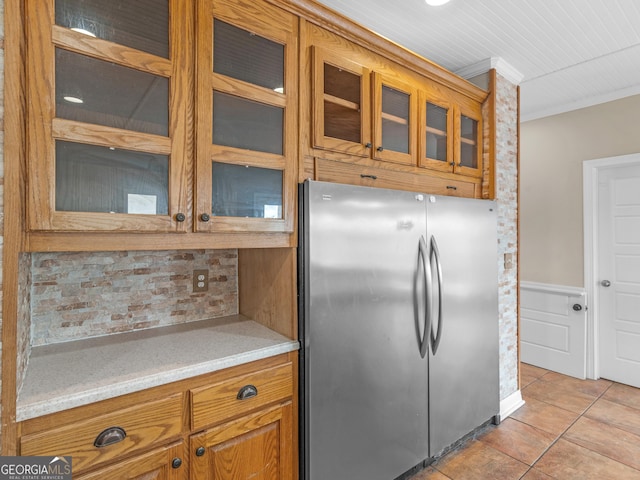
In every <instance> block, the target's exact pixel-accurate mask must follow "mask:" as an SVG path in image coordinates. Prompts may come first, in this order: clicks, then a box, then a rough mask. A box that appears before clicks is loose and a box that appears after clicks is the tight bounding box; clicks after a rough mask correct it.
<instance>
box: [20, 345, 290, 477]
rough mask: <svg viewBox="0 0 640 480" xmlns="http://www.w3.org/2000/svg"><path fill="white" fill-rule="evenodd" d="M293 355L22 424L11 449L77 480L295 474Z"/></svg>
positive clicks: (261, 361)
mask: <svg viewBox="0 0 640 480" xmlns="http://www.w3.org/2000/svg"><path fill="white" fill-rule="evenodd" d="M296 356H297V353H295V352H292V353H286V354H282V355H278V356H274V357H270V358H266V359H263V360H259V361H255V362H251V363H248V364H244V365H239V366H236V367H232V368H229V369H226V370H221V371H218V372H213V373H210V374H206V375H201V376H198V377H194V378H191V379H186V380H182V381H179V382H175V383H170V384H167V385H163V386H160V387H155V388H152V389H148V390H143V391H140V392H136V393H131V394H129V395H125V396H122V397H116V398H113V399H109V400H104V401H102V402H99V403H95V404H90V405H86V406H82V407H77V408H74V409H69V410H63V411H61V412H58V413H53V414H50V415H46V416H42V417H36V418H33V419H30V420H26V421H24V422H22V423H21V424H20V425H19V428H20V432H21V433H20V439H19V447H20V451H19V454H20V455H23V456H31V455H39V456H71V457H72V469H73V478H74V479H77V480H97V479H101V480H214V479H215V480H227V479H229V480H231V479H233V480H249V479H251V480H296V478H297V473H296V472H297V462H296V461H295V458H294V456H295V454H296V453H297V447H296V444H295V443H294V440H295V436H294V431H295V425H296V417H295V414H294V412H296V411H297V407H296V405H297V400H296V398H295V395H294V392H295V384H296V382H295V377H296V375H297V368H296V363H297V362H296Z"/></svg>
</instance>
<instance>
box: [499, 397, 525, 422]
mask: <svg viewBox="0 0 640 480" xmlns="http://www.w3.org/2000/svg"><path fill="white" fill-rule="evenodd" d="M524 403H525V402H524V400H523V399H522V392H521V391H520V390H517V391H515V392H513V393H512V394H511V395H509V396H508V397H507V398H505V399H503V400H500V421H503V420H504V419H505V418H507V417H509V416H510V415H511V414H512V413H513V412H515V411H516V410H518V409H519V408H520V407H521V406H523V405H524Z"/></svg>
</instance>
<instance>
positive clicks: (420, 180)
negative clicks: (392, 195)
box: [315, 158, 479, 198]
mask: <svg viewBox="0 0 640 480" xmlns="http://www.w3.org/2000/svg"><path fill="white" fill-rule="evenodd" d="M315 170H316V171H315V179H316V180H319V181H322V182H336V183H348V184H350V185H362V186H365V187H379V188H391V189H399V190H410V191H413V192H424V193H432V194H434V195H449V196H456V197H468V198H474V197H476V191H477V190H476V185H477V183H476V182H470V181H463V180H457V179H450V178H442V177H437V176H432V175H428V174H424V173H414V172H404V171H394V170H388V169H385V168H376V167H367V166H363V165H356V164H348V163H343V162H338V161H334V160H326V159H323V158H316V160H315ZM478 186H479V184H478Z"/></svg>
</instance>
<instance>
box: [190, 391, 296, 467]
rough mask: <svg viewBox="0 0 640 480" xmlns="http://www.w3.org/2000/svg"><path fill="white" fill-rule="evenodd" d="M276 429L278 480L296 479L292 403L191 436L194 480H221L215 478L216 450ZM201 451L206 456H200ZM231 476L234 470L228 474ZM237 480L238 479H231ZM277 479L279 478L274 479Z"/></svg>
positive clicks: (191, 465)
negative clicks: (268, 428)
mask: <svg viewBox="0 0 640 480" xmlns="http://www.w3.org/2000/svg"><path fill="white" fill-rule="evenodd" d="M270 426H274V427H275V428H278V433H279V438H278V445H277V446H276V447H277V450H278V454H279V459H278V460H279V467H280V468H279V471H278V476H277V477H276V478H277V480H293V468H294V462H293V450H292V446H293V441H294V438H293V407H292V404H291V402H287V403H285V404H282V405H275V406H273V407H270V408H267V409H264V410H260V411H258V412H255V413H252V414H249V415H246V416H243V417H240V418H238V419H236V420H232V421H230V422H228V423H225V424H222V425H219V426H217V427H213V428H210V429H208V430H205V431H203V432H201V433H197V434H194V435H192V436H191V439H190V445H189V446H190V454H189V458H190V468H191V478H194V479H195V478H197V479H198V480H218V478H219V477H218V476H216V475H215V473H216V471H215V449H216V448H217V447H219V446H221V445H223V444H225V443H226V442H234V441H238V442H241V441H242V440H241V437H243V436H246V438H249V437H250V436H251V434H252V432H257V431H259V430H260V429H263V428H267V427H270ZM199 448H203V449H204V454H201V455H198V454H197V453H196V452H197V451H198V449H199ZM225 473H228V474H230V475H232V474H233V472H232V471H225ZM229 478H235V477H229ZM274 480H276V479H274Z"/></svg>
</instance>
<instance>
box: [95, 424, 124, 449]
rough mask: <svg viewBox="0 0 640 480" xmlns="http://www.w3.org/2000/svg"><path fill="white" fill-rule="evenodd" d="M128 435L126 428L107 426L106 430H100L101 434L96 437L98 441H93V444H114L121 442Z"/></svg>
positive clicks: (97, 445)
mask: <svg viewBox="0 0 640 480" xmlns="http://www.w3.org/2000/svg"><path fill="white" fill-rule="evenodd" d="M126 436H127V432H125V431H124V428H120V427H111V428H107V429H106V430H104V431H102V432H100V435H98V436H97V437H96V441H95V442H93V446H94V447H98V448H102V447H108V446H109V445H113V444H114V443H118V442H121V441H122V440H124V439H125V437H126Z"/></svg>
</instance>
